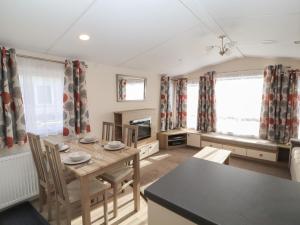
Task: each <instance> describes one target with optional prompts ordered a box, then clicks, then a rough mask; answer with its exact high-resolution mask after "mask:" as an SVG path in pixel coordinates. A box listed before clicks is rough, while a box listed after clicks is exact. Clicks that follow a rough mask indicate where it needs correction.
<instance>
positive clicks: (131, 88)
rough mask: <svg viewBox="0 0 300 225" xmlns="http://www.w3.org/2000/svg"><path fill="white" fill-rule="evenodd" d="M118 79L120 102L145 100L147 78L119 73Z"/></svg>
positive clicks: (118, 98) (118, 97)
mask: <svg viewBox="0 0 300 225" xmlns="http://www.w3.org/2000/svg"><path fill="white" fill-rule="evenodd" d="M116 81H117V82H116V84H117V101H118V102H124V101H143V100H145V97H146V83H147V79H146V78H143V77H135V76H127V75H121V74H117V75H116Z"/></svg>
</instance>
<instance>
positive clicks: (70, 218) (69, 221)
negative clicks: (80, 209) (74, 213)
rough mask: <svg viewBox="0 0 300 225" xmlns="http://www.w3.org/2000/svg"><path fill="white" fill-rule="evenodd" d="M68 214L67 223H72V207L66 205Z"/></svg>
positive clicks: (68, 224) (69, 224)
mask: <svg viewBox="0 0 300 225" xmlns="http://www.w3.org/2000/svg"><path fill="white" fill-rule="evenodd" d="M66 214H67V225H71V223H72V217H71V210H70V207H66Z"/></svg>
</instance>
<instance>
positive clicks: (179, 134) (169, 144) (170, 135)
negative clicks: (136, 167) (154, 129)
mask: <svg viewBox="0 0 300 225" xmlns="http://www.w3.org/2000/svg"><path fill="white" fill-rule="evenodd" d="M157 138H158V140H159V148H160V149H173V148H179V147H185V146H186V139H187V132H186V131H182V130H171V131H166V132H160V133H158V134H157Z"/></svg>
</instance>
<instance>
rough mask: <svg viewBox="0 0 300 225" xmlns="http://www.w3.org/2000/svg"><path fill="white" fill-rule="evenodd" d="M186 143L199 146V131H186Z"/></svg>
mask: <svg viewBox="0 0 300 225" xmlns="http://www.w3.org/2000/svg"><path fill="white" fill-rule="evenodd" d="M186 142H187V145H188V146H191V147H196V148H200V147H201V135H200V134H199V133H187V141H186Z"/></svg>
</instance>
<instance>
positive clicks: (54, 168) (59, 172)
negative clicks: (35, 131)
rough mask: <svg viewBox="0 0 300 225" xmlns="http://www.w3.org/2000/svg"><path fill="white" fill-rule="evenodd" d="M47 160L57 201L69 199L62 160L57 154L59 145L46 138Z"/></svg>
mask: <svg viewBox="0 0 300 225" xmlns="http://www.w3.org/2000/svg"><path fill="white" fill-rule="evenodd" d="M44 145H45V149H46V155H47V161H48V164H49V168H50V173H51V177H52V179H53V184H54V188H55V193H56V197H57V199H58V200H59V201H61V202H62V201H64V202H65V201H69V194H68V191H67V184H66V181H65V178H64V175H63V169H62V162H61V159H60V155H59V147H58V145H57V144H53V143H51V142H49V141H47V140H45V141H44Z"/></svg>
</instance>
